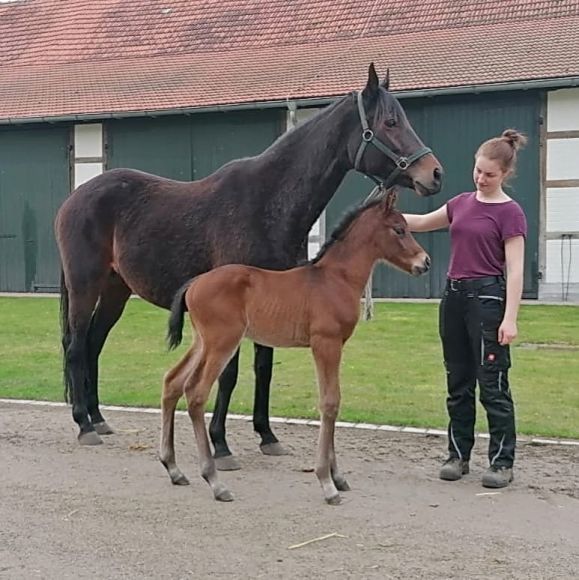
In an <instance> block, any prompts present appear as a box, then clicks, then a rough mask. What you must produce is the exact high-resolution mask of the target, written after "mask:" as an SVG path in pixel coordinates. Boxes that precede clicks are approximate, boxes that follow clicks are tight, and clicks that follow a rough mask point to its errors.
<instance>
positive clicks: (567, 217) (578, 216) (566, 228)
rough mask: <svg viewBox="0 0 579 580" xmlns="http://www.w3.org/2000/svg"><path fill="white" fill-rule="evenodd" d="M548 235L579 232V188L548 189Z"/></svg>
mask: <svg viewBox="0 0 579 580" xmlns="http://www.w3.org/2000/svg"><path fill="white" fill-rule="evenodd" d="M546 210H547V219H546V229H547V233H551V232H577V231H579V188H578V187H565V188H556V187H551V188H548V189H547V203H546Z"/></svg>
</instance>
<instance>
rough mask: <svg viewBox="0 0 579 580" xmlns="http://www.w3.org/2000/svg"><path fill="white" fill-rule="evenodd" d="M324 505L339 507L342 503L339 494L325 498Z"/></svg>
mask: <svg viewBox="0 0 579 580" xmlns="http://www.w3.org/2000/svg"><path fill="white" fill-rule="evenodd" d="M326 503H327V504H328V505H340V504H341V503H342V498H341V497H340V494H339V493H337V494H336V495H333V496H332V497H327V498H326Z"/></svg>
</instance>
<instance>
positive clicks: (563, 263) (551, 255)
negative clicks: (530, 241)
mask: <svg viewBox="0 0 579 580" xmlns="http://www.w3.org/2000/svg"><path fill="white" fill-rule="evenodd" d="M562 281H563V282H565V283H567V282H569V283H571V284H577V283H579V239H572V240H567V239H564V240H561V239H558V240H547V272H546V276H545V282H547V283H548V284H550V283H561V282H562Z"/></svg>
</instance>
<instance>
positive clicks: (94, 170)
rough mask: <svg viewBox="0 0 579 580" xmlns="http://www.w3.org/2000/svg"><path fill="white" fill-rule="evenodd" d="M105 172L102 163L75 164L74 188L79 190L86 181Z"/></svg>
mask: <svg viewBox="0 0 579 580" xmlns="http://www.w3.org/2000/svg"><path fill="white" fill-rule="evenodd" d="M102 172H103V164H102V163H75V164H74V187H75V188H77V187H78V186H79V185H81V184H83V183H84V182H85V181H88V180H89V179H92V178H93V177H96V176H97V175H100V174H101V173H102Z"/></svg>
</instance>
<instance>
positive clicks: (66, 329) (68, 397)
mask: <svg viewBox="0 0 579 580" xmlns="http://www.w3.org/2000/svg"><path fill="white" fill-rule="evenodd" d="M60 328H61V333H62V350H63V357H62V372H63V381H64V400H65V401H66V402H67V403H71V402H72V383H71V382H70V375H69V372H68V366H67V363H66V351H67V350H68V347H69V345H70V340H71V339H70V325H69V323H68V288H67V287H66V281H65V279H64V271H63V270H61V271H60Z"/></svg>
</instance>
